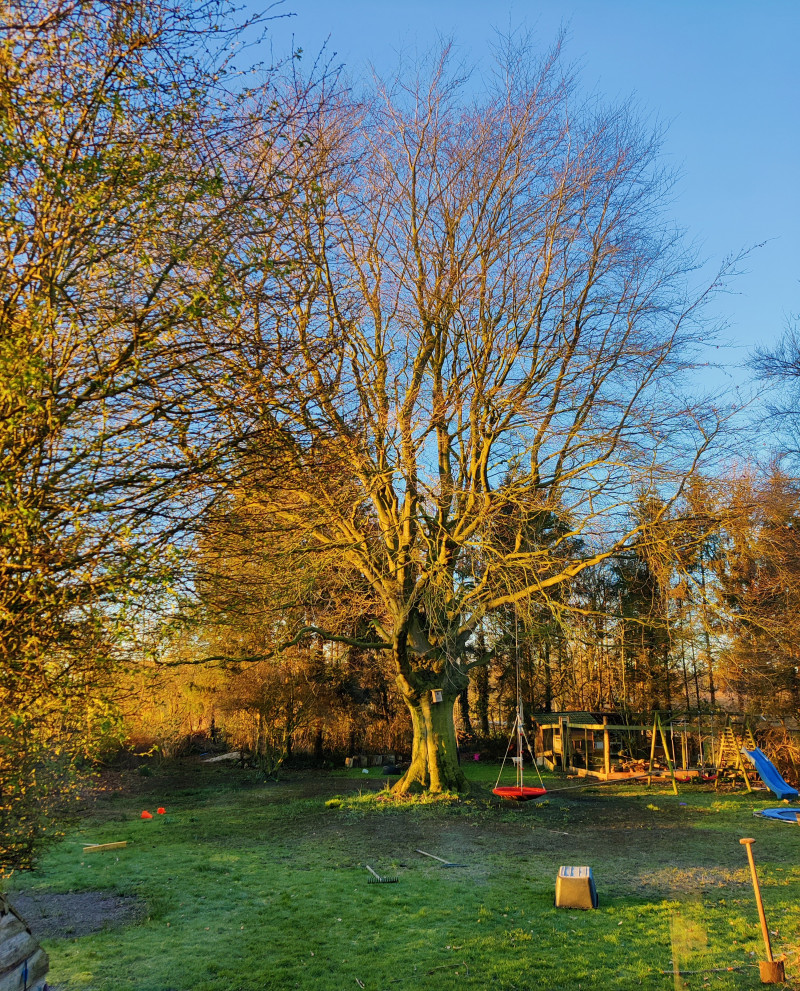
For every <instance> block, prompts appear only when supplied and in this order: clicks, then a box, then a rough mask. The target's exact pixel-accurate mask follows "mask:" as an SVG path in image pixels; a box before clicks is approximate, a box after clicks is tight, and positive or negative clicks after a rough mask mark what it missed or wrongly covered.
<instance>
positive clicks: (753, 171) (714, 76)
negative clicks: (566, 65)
mask: <svg viewBox="0 0 800 991" xmlns="http://www.w3.org/2000/svg"><path fill="white" fill-rule="evenodd" d="M249 6H250V9H263V8H256V5H255V3H253V0H250V3H249ZM273 12H274V13H278V12H280V13H289V12H292V13H293V14H294V16H292V17H287V18H285V19H281V20H277V21H274V22H273V23H272V24H271V26H270V31H269V35H270V36H271V38H272V42H273V45H274V50H275V53H276V54H279V53H281V52H283V51H285V50H287V49H288V47H289V46H290V45H291V43H292V36H293V37H294V43H295V44H296V45H297V46H300V47H302V48H303V50H304V52H305V56H304V58H305V60H306V61H308V62H311V61H313V58H314V55H315V54H316V52H317V51H318V50H319V49H320V48H321V47H322V45H323V44H325V43H326V42H327V46H328V50H329V53H331V54H332V53H336V57H335V61H336V62H341V63H343V64H344V65H345V67H346V68H347V71H348V74H349V75H350V76H351V77H354V78H357V77H358V75H359V74H360V73H361V72H362V71H363V70H364V68H365V66H366V65H367V64H368V63H369V62H372V63H374V64H375V66H376V68H377V69H378V70H379V71H380V72H390V71H391V70H392V68H393V67H394V66H395V65H396V62H397V56H398V52H399V51H400V50H401V49H402V50H404V51H405V52H406V53H407V54H410V53H412V52H413V51H414V50H415V49H418V50H421V51H425V50H428V49H429V48H431V47H433V46H435V45H436V44H437V40H438V39H439V38H441V37H447V38H452V39H453V40H454V41H455V42H456V43H457V45H458V46H459V48H460V50H461V53H462V54H463V55H464V57H465V58H466V59H467V60H469V61H472V60H474V61H478V62H479V61H480V60H481V59H482V58H484V57H485V56H486V55H487V52H488V49H489V45H490V43H491V39H492V37H493V35H494V31H495V29H496V28H497V29H500V30H508V29H509V28H511V29H518V28H523V29H529V30H532V31H533V32H534V34H535V35H536V36H538V37H540V38H541V43H542V48H546V47H549V46H550V45H551V44H552V42H553V40H554V39H555V37H556V35H557V33H558V31H559V28H560V27H563V28H565V29H566V31H567V38H568V40H567V45H566V57H567V60H568V61H569V62H574V63H577V64H578V65H579V66H580V67H581V68H580V80H581V84H582V86H583V88H584V89H586V90H587V91H593V92H596V93H598V94H600V95H602V96H605V97H607V98H608V99H609V100H611V101H616V100H618V99H624V98H627V97H630V96H633V97H634V98H635V99H636V101H637V103H638V104H639V106H640V108H641V111H642V113H643V114H644V115H647V116H649V117H651V118H653V119H656V120H659V121H661V122H663V123H664V124H666V125H667V132H666V138H665V142H664V155H665V158H666V161H667V163H668V164H669V165H671V166H673V167H674V168H675V169H676V170H677V172H678V173H679V181H678V184H677V187H676V189H675V192H674V200H673V202H672V204H671V205H670V209H669V212H670V214H671V216H672V217H673V219H674V220H675V221H676V222H677V223H678V224H680V225H681V226H682V227H684V228H685V229H686V231H687V235H688V237H689V239H690V240H691V241H692V242H693V243H695V244H696V245H697V247H698V249H699V253H700V257H701V258H704V259H707V264H706V267H705V268H704V269H703V271H702V272H701V273H699V274H698V276H697V279H698V283H699V282H700V281H701V280H702V279H703V278H704V277H706V278H710V277H711V276H712V275H713V272H714V271H715V270H716V269H717V267H718V266H719V264H720V262H721V261H722V260H723V259H724V258H725V257H726V256H728V255H731V254H735V253H737V252H738V251H740V250H741V249H743V248H748V247H751V246H754V245H756V244H760V243H762V242H766V243H765V244H764V246H763V247H761V248H759V249H757V250H754V251H753V252H752V253H751V255H750V256H749V257H748V259H747V261H746V262H745V264H744V271H743V272H742V274H741V275H740V277H738V278H737V279H736V280H734V281H733V282H732V284H731V287H730V288H731V292H729V293H726V294H725V295H722V296H721V297H719V298H718V299H717V300H716V302H715V304H714V306H713V310H712V312H711V314H710V315H712V316H713V317H714V318H715V319H716V320H717V321H719V322H722V323H725V324H727V331H726V332H725V335H724V336H725V337H726V338H727V339H728V340H729V341H730V344H731V347H730V348H726V349H722V350H720V351H719V352H715V354H714V356H713V357H714V358H716V357H718V358H719V361H720V362H721V363H722V364H723V365H725V366H726V367H727V368H728V369H729V373H728V375H729V380H730V381H739V380H741V379H742V377H743V375H742V372H741V371H737V370H736V366H737V365H741V363H743V362H744V361H745V360H746V358H747V354H748V352H749V351H750V349H751V348H752V347H753V346H754V345H756V344H766V345H769V344H771V343H774V342H775V341H776V340H777V338H778V337H779V336H780V334H781V332H782V330H783V329H784V327H785V326H786V324H787V321H788V320H789V318H790V317H791V315H792V314H796V313H798V312H800V181H799V180H800V176H798V159H800V126H798V125H800V112H799V111H798V108H799V107H800V57H799V54H800V53H798V47H800V2H798V0H727V2H723V0H488V2H486V0H481V2H479V0H428V2H427V3H425V2H422V0H404V2H396V0H335V2H332V0H327V2H326V0H285V2H284V3H282V4H280V5H277V6H275V7H274V8H273Z"/></svg>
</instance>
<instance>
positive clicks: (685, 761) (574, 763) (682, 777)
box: [533, 712, 760, 793]
mask: <svg viewBox="0 0 800 991" xmlns="http://www.w3.org/2000/svg"><path fill="white" fill-rule="evenodd" d="M645 720H646V721H645ZM533 731H534V733H535V741H536V742H535V748H534V749H535V751H536V753H537V755H538V758H539V762H540V763H541V764H542V765H543V766H544V767H546V768H548V769H549V770H551V771H553V770H560V771H564V772H566V773H568V774H571V775H577V776H579V777H589V778H596V779H598V780H603V781H614V780H619V781H624V780H625V779H637V780H642V779H646V780H647V781H648V783H650V782H652V781H653V780H654V779H656V780H657V779H658V778H662V779H663V778H667V777H668V778H670V779H671V781H672V785H673V789H675V790H676V793H677V784H692V783H696V784H700V783H706V784H711V783H713V784H714V785H715V787H717V786H718V784H720V783H721V782H723V781H724V782H725V783H727V784H733V785H736V784H737V783H740V784H742V785H743V786H744V787H745V788H747V790H748V791H752V790H753V786H754V783H756V784H758V783H760V779H759V776H758V774H757V773H756V771H755V770H754V768H753V764H752V759H748V757H747V755H746V754H745V750H747V751H754V750H756V748H757V743H756V739H755V736H754V734H753V731H752V729H751V728H750V725H749V724H748V722H747V720H746V719H744V718H741V717H740V718H736V717H732V716H730V715H724V716H716V717H715V716H711V715H707V714H694V715H693V716H688V715H687V716H680V717H673V718H669V717H667V716H662V715H661V714H660V713H658V712H656V713H653V715H652V716H650V717H649V718H648V717H639V718H638V720H636V721H631V722H625V721H623V720H622V718H621V717H620V715H619V714H613V715H612V714H608V713H593V712H553V713H540V714H538V715H537V716H536V717H535V718H534V720H533Z"/></svg>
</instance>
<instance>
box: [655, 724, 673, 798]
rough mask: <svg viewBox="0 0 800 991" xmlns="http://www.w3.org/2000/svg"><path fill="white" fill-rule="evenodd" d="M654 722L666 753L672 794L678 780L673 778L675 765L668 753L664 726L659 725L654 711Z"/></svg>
mask: <svg viewBox="0 0 800 991" xmlns="http://www.w3.org/2000/svg"><path fill="white" fill-rule="evenodd" d="M656 722H657V723H658V728H659V730H660V732H661V742H662V744H663V745H664V753H665V754H666V755H667V767H668V768H669V776H670V777H671V778H672V791H673V793H674V794H676V795H677V794H678V782H677V781H676V780H675V767H674V765H673V763H672V758H671V757H670V755H669V749H668V747H667V738H666V736H665V734H664V727H663V726H662V725H661V719H660V717H659V715H658V713H656Z"/></svg>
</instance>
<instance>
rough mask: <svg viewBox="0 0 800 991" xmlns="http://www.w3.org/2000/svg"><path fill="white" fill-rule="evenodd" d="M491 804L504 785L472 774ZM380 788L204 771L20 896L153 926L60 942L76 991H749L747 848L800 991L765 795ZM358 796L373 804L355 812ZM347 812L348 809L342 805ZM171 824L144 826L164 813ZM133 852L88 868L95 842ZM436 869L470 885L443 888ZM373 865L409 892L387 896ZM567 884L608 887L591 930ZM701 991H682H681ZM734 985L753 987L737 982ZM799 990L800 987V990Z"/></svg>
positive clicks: (482, 770)
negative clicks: (118, 914) (90, 905)
mask: <svg viewBox="0 0 800 991" xmlns="http://www.w3.org/2000/svg"><path fill="white" fill-rule="evenodd" d="M469 773H470V775H471V776H472V777H474V778H475V779H476V780H480V781H483V782H484V783H486V782H488V783H489V784H493V783H494V777H495V775H496V773H497V769H496V768H493V767H489V766H485V765H476V766H474V767H470V768H469ZM380 780H381V778H380V774H379V772H378V771H377V770H375V771H370V773H369V775H365V774H362V773H361V772H359V771H352V772H344V771H342V772H335V773H331V774H328V775H324V774H320V773H310V772H309V773H295V774H292V775H290V776H289V777H288V779H287V780H286V781H285V782H284V783H281V784H278V785H275V784H269V785H263V784H257V783H255V782H254V781H253V779H252V778H250V777H249V776H248V774H247V772H242V771H241V770H236V769H233V768H221V767H219V766H218V765H217V766H212V767H198V768H197V769H196V770H195V771H192V772H191V774H190V776H187V773H184V774H183V777H182V778H180V779H176V778H175V777H172V776H170V775H168V774H164V775H158V774H157V775H156V776H154V777H153V778H150V779H147V781H146V782H141V781H140V782H139V783H140V785H141V784H143V785H144V786H146V787H147V788H148V789H150V791H149V792H146V793H144V794H138V795H136V796H130V797H129V796H127V795H126V794H111V795H107V796H105V797H104V799H102V800H101V801H99V802H98V803H97V805H96V807H95V809H94V810H93V812H92V813H91V815H89V816H87V817H86V818H85V819H84V820H82V822H81V823H80V824H79V826H78V827H77V828H75V829H74V830H73V831H72V832H71V833H70V834H69V835H68V836H67V838H66V839H65V840H64V841H63V842H61V843H60V844H59V845H58V846H55V847H53V848H52V849H51V850H50V851H49V852H48V853H47V854H46V856H45V857H44V858H43V859H42V861H41V863H40V865H39V867H38V869H37V870H36V871H35V872H33V873H29V874H24V875H17V876H15V877H14V878H12V881H11V884H10V885H9V890H10V892H11V893H12V901H13V893H14V892H15V891H16V892H27V893H29V894H33V895H35V896H36V897H37V898H40V899H41V898H42V897H43V896H45V895H48V896H49V895H51V894H53V895H56V894H59V893H65V892H100V893H103V894H105V895H108V894H113V895H116V896H135V898H136V899H138V905H139V910H140V917H139V919H138V920H137V921H135V922H134V923H132V924H131V923H130V922H129V923H128V924H124V925H120V924H117V925H115V924H113V923H112V924H111V925H110V926H108V927H107V928H106V929H104V930H103V931H100V932H95V933H93V934H89V935H83V936H79V935H77V934H76V933H77V932H78V931H80V927H79V926H78V922H79V920H77V919H76V926H77V929H76V928H75V927H71V926H69V925H67V926H66V927H65V928H66V929H67V930H69V929H70V928H72V930H73V931H72V932H69V931H67V932H65V933H64V934H63V935H62V936H61V938H44V939H43V945H44V946H45V948H46V949H47V951H48V952H49V954H50V959H51V977H50V980H51V985H52V986H54V987H55V988H58V989H69V991H89V989H92V991H251V989H252V991H256V989H259V991H262V989H270V991H271V989H292V988H313V989H319V991H349V989H358V988H364V989H369V991H380V989H391V988H409V989H411V988H413V989H431V991H433V989H436V991H448V989H460V991H468V989H484V988H489V987H491V988H496V989H499V991H501V989H509V991H512V989H528V988H531V989H532V988H572V989H577V988H586V989H589V988H608V989H626V988H642V987H644V988H672V987H686V988H704V987H710V988H715V989H722V988H728V989H733V988H737V989H739V988H753V987H757V986H759V978H758V970H757V962H758V960H759V959H763V957H764V950H763V944H762V943H761V937H760V930H759V926H758V917H757V914H756V908H755V902H754V898H753V891H752V887H751V884H750V877H749V872H748V869H747V860H746V855H745V851H744V848H743V847H741V846H740V844H739V838H740V837H742V836H754V837H755V838H756V841H757V842H756V844H755V847H754V853H755V857H756V863H757V864H758V867H759V871H760V877H761V882H762V893H763V897H764V903H765V907H766V913H767V919H768V921H769V925H770V928H771V929H772V930H773V931H774V932H775V933H776V935H775V936H773V951H774V953H775V955H776V957H777V955H778V954H780V953H785V954H786V955H787V968H786V969H787V976H788V978H789V983H790V986H798V985H800V981H798V975H800V961H798V956H797V954H798V950H800V940H799V939H798V934H799V933H800V925H799V924H800V907H799V903H800V858H798V849H799V848H800V828H798V827H795V826H790V825H787V824H783V823H779V822H768V821H765V820H761V819H755V818H753V816H752V811H753V809H755V808H761V807H763V806H765V805H772V804H778V803H775V802H773V801H771V800H770V796H769V795H768V794H760V795H757V796H756V795H747V794H744V793H742V794H731V793H725V794H722V793H715V792H714V791H713V790H699V789H697V788H693V787H690V786H686V787H683V788H682V789H681V794H680V795H679V796H678V797H675V796H674V795H672V793H671V791H670V790H667V789H664V788H661V787H659V788H651V789H647V788H645V787H643V786H634V785H629V786H626V787H622V786H618V785H610V786H603V787H597V788H594V789H592V790H583V791H581V790H569V791H556V790H555V789H558V788H564V787H566V786H567V785H574V784H575V783H576V782H575V781H565V780H564V779H561V778H555V777H548V779H547V785H548V787H549V788H550V789H551V793H550V795H549V797H548V799H547V800H546V801H543V802H539V803H534V802H531V803H528V804H526V805H522V806H508V805H503V806H501V807H491V806H490V805H488V804H487V803H486V801H483V800H478V799H474V800H468V801H463V802H454V803H434V804H425V803H421V802H417V803H411V804H407V805H397V804H396V803H393V802H390V801H375V800H374V799H372V798H371V797H369V788H370V787H373V788H374V787H375V786H377V785H379V783H380ZM359 789H361V790H362V797H361V798H360V799H359V796H358V791H359ZM334 796H340V797H341V798H342V800H343V801H342V802H341V804H340V803H338V802H336V801H333V802H330V800H331V799H332V798H334ZM159 805H163V806H164V807H166V809H167V814H166V815H164V816H158V815H155V817H154V818H153V819H152V820H149V821H143V820H141V819H140V818H139V813H140V812H141V810H142V809H143V808H148V809H149V810H150V811H151V812H153V813H155V811H156V807H157V806H159ZM117 840H127V841H128V846H127V848H126V849H123V850H116V851H109V852H107V853H94V854H84V853H83V852H82V847H83V845H84V844H86V843H89V842H98V843H102V842H111V841H117ZM418 848H419V849H423V850H426V851H428V852H429V853H433V854H436V855H437V856H440V857H444V858H449V859H451V860H453V861H457V862H459V863H463V864H465V865H466V866H465V867H451V868H447V867H444V866H442V865H441V864H439V863H438V862H436V861H434V860H431V859H429V858H426V857H423V856H421V855H419V854H418V853H416V852H415V851H416V849H418ZM365 864H370V865H371V866H372V867H374V868H375V869H376V870H377V871H378V872H379V873H381V874H383V875H388V876H394V877H398V878H399V883H397V884H369V883H368V880H369V877H370V875H369V873H368V872H367V870H366V868H365ZM562 864H575V865H584V864H586V865H589V866H591V867H592V869H593V871H594V875H595V879H596V884H597V889H598V892H599V896H600V908H599V910H597V911H593V912H580V911H565V910H563V909H559V910H557V909H555V908H554V905H553V896H554V888H555V878H556V875H557V873H558V868H559V866H560V865H562ZM673 961H674V964H677V965H678V967H679V968H680V969H681V970H686V971H702V972H700V973H692V974H687V975H686V976H685V977H684V978H683V979H682V983H681V981H679V980H676V978H675V976H674V975H673V974H672V973H667V974H662V971H670V970H671V968H672V967H673V966H674V964H673ZM726 968H737V969H732V970H728V969H726ZM793 982H796V983H794V984H793Z"/></svg>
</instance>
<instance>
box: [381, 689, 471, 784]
mask: <svg viewBox="0 0 800 991" xmlns="http://www.w3.org/2000/svg"><path fill="white" fill-rule="evenodd" d="M403 697H404V699H405V703H406V705H407V706H408V708H409V711H410V712H411V723H412V726H413V730H414V742H413V745H412V752H411V766H410V767H409V769H408V770H407V771H406V773H405V774H404V775H403V777H402V778H400V780H399V781H398V782H397V784H396V785H395V786H394V788H393V789H392V791H393V792H395V794H403V793H404V792H409V791H410V792H415V791H429V792H431V793H432V794H437V793H440V792H444V791H458V792H465V791H468V790H469V784H468V782H467V779H466V778H465V776H464V773H463V772H462V770H461V768H460V766H459V763H458V745H457V742H456V728H455V722H454V719H453V707H454V705H455V701H456V698H457V697H458V692H455V693H453V692H443V693H442V701H441V702H434V701H433V698H432V695H431V692H430V691H429V690H428V691H424V690H423V691H419V692H414V693H413V694H411V695H409V694H406V693H404V695H403Z"/></svg>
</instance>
